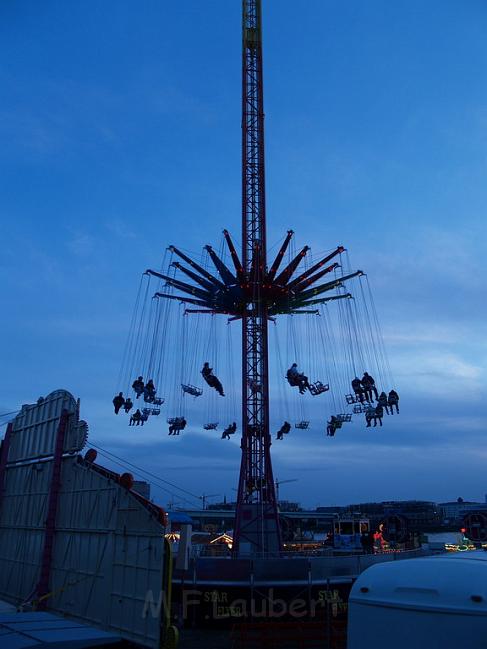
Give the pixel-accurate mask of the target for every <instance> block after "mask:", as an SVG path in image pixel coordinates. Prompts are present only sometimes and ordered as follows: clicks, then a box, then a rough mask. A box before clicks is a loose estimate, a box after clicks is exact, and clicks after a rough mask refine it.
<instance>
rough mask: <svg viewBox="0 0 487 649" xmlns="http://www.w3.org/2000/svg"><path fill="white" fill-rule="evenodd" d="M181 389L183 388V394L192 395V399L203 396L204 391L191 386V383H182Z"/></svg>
mask: <svg viewBox="0 0 487 649" xmlns="http://www.w3.org/2000/svg"><path fill="white" fill-rule="evenodd" d="M181 387H182V388H183V392H186V393H187V394H190V395H191V396H192V397H200V396H201V395H202V394H203V390H202V389H201V388H197V387H195V386H194V385H190V384H189V383H188V384H186V383H181Z"/></svg>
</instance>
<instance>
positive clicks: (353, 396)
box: [345, 394, 362, 406]
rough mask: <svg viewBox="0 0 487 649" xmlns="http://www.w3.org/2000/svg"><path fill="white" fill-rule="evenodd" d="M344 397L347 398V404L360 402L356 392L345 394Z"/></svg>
mask: <svg viewBox="0 0 487 649" xmlns="http://www.w3.org/2000/svg"><path fill="white" fill-rule="evenodd" d="M345 399H346V400H347V403H348V405H349V406H351V405H353V404H354V403H362V402H361V401H360V398H359V396H358V394H346V395H345Z"/></svg>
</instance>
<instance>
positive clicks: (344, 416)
mask: <svg viewBox="0 0 487 649" xmlns="http://www.w3.org/2000/svg"><path fill="white" fill-rule="evenodd" d="M336 417H337V419H338V421H340V422H346V421H352V415H351V414H350V413H346V412H345V413H343V414H340V415H337V416H336Z"/></svg>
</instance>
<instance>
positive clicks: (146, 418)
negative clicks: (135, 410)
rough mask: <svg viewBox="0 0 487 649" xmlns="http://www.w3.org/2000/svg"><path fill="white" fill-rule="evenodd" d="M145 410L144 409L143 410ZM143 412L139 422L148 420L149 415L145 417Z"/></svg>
mask: <svg viewBox="0 0 487 649" xmlns="http://www.w3.org/2000/svg"><path fill="white" fill-rule="evenodd" d="M144 410H145V408H144ZM144 410H143V411H142V414H141V415H140V421H147V420H148V419H149V415H147V414H146V413H145V412H144Z"/></svg>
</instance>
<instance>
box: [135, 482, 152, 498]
mask: <svg viewBox="0 0 487 649" xmlns="http://www.w3.org/2000/svg"><path fill="white" fill-rule="evenodd" d="M132 491H135V493H138V494H139V495H141V496H142V497H143V498H145V499H146V500H150V484H149V483H148V482H144V481H143V480H134V484H133V487H132Z"/></svg>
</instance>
